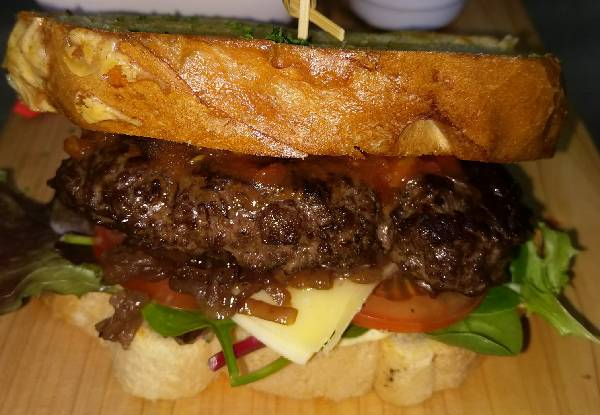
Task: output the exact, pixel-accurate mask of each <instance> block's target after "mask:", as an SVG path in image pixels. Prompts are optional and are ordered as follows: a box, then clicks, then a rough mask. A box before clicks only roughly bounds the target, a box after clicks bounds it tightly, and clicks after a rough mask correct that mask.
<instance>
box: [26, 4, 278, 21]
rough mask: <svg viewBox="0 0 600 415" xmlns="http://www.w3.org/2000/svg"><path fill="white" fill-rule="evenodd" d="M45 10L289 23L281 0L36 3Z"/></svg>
mask: <svg viewBox="0 0 600 415" xmlns="http://www.w3.org/2000/svg"><path fill="white" fill-rule="evenodd" d="M36 1H37V2H38V3H39V4H40V5H41V6H42V7H44V8H47V9H54V10H72V11H77V12H79V11H82V12H90V13H95V12H130V13H162V14H173V13H179V14H181V15H184V16H185V15H203V16H220V17H231V18H238V19H252V20H261V21H275V22H289V21H290V16H289V15H288V14H287V11H286V10H285V7H283V4H282V2H281V0H217V1H215V0H36Z"/></svg>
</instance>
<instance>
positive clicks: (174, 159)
mask: <svg viewBox="0 0 600 415" xmlns="http://www.w3.org/2000/svg"><path fill="white" fill-rule="evenodd" d="M70 147H71V148H70V153H71V154H73V155H74V157H72V158H70V159H67V160H65V161H64V162H63V163H62V165H61V167H60V168H59V170H58V172H57V175H56V177H55V178H54V179H52V180H51V182H50V184H51V186H53V187H54V188H55V189H56V190H57V197H58V198H59V199H60V200H61V201H62V202H63V203H64V204H66V205H67V206H69V207H71V208H74V209H75V210H78V211H79V212H82V213H84V214H86V215H88V216H89V217H90V218H91V219H92V220H94V221H95V222H96V223H98V224H102V225H104V226H107V227H109V228H112V229H116V230H119V231H121V232H123V233H125V234H126V235H127V236H128V238H127V246H131V247H134V248H132V252H134V251H136V250H137V252H138V253H137V254H132V255H133V256H134V257H135V255H138V257H139V258H142V259H140V261H142V262H143V261H145V263H152V262H153V261H154V262H156V261H157V258H158V260H161V259H160V258H163V259H162V261H163V263H166V262H165V261H166V259H164V258H169V261H171V262H170V264H171V265H168V266H167V268H170V269H175V270H176V271H174V272H173V271H169V273H170V275H172V278H173V281H171V286H172V287H175V288H177V289H178V290H180V291H183V292H191V293H193V294H196V296H197V298H199V299H200V298H201V297H202V298H204V302H205V303H206V302H209V303H215V301H213V300H215V299H212V300H207V298H206V296H209V295H213V296H216V297H217V298H216V303H227V300H228V298H226V296H227V295H228V294H227V292H229V293H231V291H232V290H231V288H232V287H233V286H232V284H233V283H234V282H235V281H241V280H244V279H245V280H247V281H249V282H248V284H250V285H251V286H252V289H251V290H248V292H249V293H251V292H254V291H256V289H258V288H260V284H258V288H257V286H256V284H251V283H250V281H258V280H260V281H267V282H264V283H265V284H267V283H269V281H271V282H272V281H273V278H272V277H273V276H274V275H278V276H281V275H282V274H283V275H292V274H294V273H298V272H301V271H310V270H315V269H317V268H318V269H320V270H323V269H327V270H334V271H335V272H337V273H339V274H342V273H344V271H345V270H348V269H352V268H356V267H361V266H363V267H364V266H369V265H372V266H375V265H376V264H381V263H382V262H385V261H388V262H389V261H390V260H391V261H393V262H395V263H396V264H397V265H398V266H399V268H400V270H401V274H402V276H404V277H409V278H411V279H413V280H414V281H416V282H417V283H418V284H419V285H421V286H423V287H425V288H427V289H429V290H431V291H433V292H435V291H441V290H450V291H457V292H461V293H464V294H467V295H476V294H479V293H481V292H483V290H485V288H486V287H487V286H489V285H491V284H495V283H499V282H500V281H501V280H502V278H503V275H504V272H505V267H506V264H507V262H508V260H509V258H510V255H511V251H512V249H513V248H514V247H515V246H517V245H519V244H521V243H522V242H523V241H524V240H525V239H526V237H527V236H528V233H529V232H530V226H529V211H528V210H527V209H526V208H525V207H524V206H523V205H522V204H521V202H520V192H519V189H518V188H517V186H516V185H515V184H514V183H513V182H512V180H511V178H510V177H509V176H508V175H507V173H506V172H505V171H504V170H503V169H502V168H501V167H500V166H497V165H490V164H486V165H484V164H480V163H468V162H462V163H461V164H460V166H461V168H459V170H460V171H458V172H453V173H452V175H449V174H448V173H447V172H444V171H438V172H431V171H428V169H424V168H414V167H411V170H410V172H411V173H410V174H409V177H408V178H407V177H406V175H405V176H403V177H402V180H401V181H398V180H395V179H393V177H392V178H391V179H390V174H392V173H393V172H394V171H397V170H398V167H397V166H396V167H394V168H393V169H390V168H387V170H386V169H384V167H385V166H388V167H389V166H390V165H391V164H393V163H396V164H397V163H404V164H402V166H406V165H407V164H406V163H409V162H408V161H398V159H388V158H382V157H378V158H376V157H370V156H368V157H366V158H365V160H363V161H355V160H350V159H344V158H328V157H314V158H309V159H307V160H295V159H292V160H288V159H275V158H266V157H265V158H261V157H253V156H241V155H237V154H233V153H229V152H225V151H216V150H201V149H196V148H193V147H189V146H186V145H182V144H175V143H170V142H161V141H158V140H148V139H136V138H131V137H125V136H111V135H98V134H93V133H88V137H87V138H83V139H80V140H78V142H76V143H71V144H70ZM434 162H435V159H432V158H429V159H427V158H426V159H422V160H419V159H417V160H416V161H411V163H413V164H414V165H415V166H420V165H428V163H429V164H431V163H434ZM454 163H455V164H457V163H456V162H454ZM413 164H410V166H413ZM457 165H458V164H457ZM381 166H383V167H381ZM394 166H395V164H394ZM383 178H386V180H383ZM382 182H385V185H382V184H381V183H382ZM139 252H144V254H143V255H141V256H140V254H139ZM156 252H161V253H160V254H156ZM115 255H117V254H116V253H115ZM118 255H121V257H122V258H121V259H122V260H123V261H125V262H127V261H129V263H128V264H129V265H127V264H126V265H127V266H130V265H131V264H130V263H131V262H132V261H133V260H131V258H129V259H127V258H128V256H127V255H125V256H123V254H122V253H121V254H118ZM115 258H116V259H114V260H112V262H113V265H115V264H116V265H115V266H118V264H119V261H120V260H119V259H118V257H115ZM123 258H124V259H123ZM202 258H213V259H214V258H216V259H218V260H217V261H214V260H212V262H211V261H209V262H207V261H206V260H205V259H202ZM223 258H225V260H223ZM133 262H135V261H133ZM207 263H219V264H222V263H227V264H229V265H228V266H227V267H225V268H223V266H221V265H219V267H220V268H219V269H228V271H227V272H225V273H224V274H223V272H215V273H212V274H214V275H221V274H223V275H225V276H224V277H223V276H222V278H220V281H221V282H219V281H216V280H215V281H212V279H214V278H217V277H214V278H213V277H210V275H211V272H207V271H206V270H207V269H210V266H208V268H207V265H206V264H207ZM173 264H174V265H173ZM198 264H200V265H198ZM143 265H144V264H141V265H140V264H138V265H136V266H138V267H140V266H141V267H143ZM163 268H164V267H163ZM133 269H135V267H133ZM157 269H159V271H157V272H158V273H160V272H162V271H160V269H161V267H157ZM215 271H216V269H215ZM174 274H175V275H174ZM122 275H129V274H128V273H126V272H125V273H122ZM162 275H163V277H162V278H164V275H166V274H165V273H164V272H163V274H162ZM207 275H208V276H207ZM214 275H213V276H214ZM259 275H260V277H258V276H259ZM319 275H322V272H321V273H319ZM265 276H266V277H265ZM153 278H159V277H156V275H155V276H154V277H153ZM211 278H212V279H211ZM217 279H219V278H217ZM277 280H278V281H279V282H281V278H279V277H278V279H277ZM189 281H197V283H195V284H194V283H190V282H189ZM207 281H208V282H207ZM227 281H229V282H227ZM317 283H318V282H317ZM317 285H318V284H317ZM211 287H212V288H211ZM215 287H217V288H215ZM218 287H222V289H218ZM211 290H212V291H211ZM234 291H237V292H239V290H238V289H236V290H234ZM211 293H212V294H211ZM229 295H230V296H231V294H229Z"/></svg>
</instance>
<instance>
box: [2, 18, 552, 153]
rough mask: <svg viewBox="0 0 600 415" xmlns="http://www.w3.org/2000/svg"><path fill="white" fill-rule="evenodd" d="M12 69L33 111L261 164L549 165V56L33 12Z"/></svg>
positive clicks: (21, 30)
mask: <svg viewBox="0 0 600 415" xmlns="http://www.w3.org/2000/svg"><path fill="white" fill-rule="evenodd" d="M5 67H6V68H7V69H8V71H9V77H10V80H11V84H12V85H13V86H14V87H15V88H16V89H17V91H18V92H19V93H20V95H21V96H22V98H23V99H25V100H26V101H27V103H28V104H29V105H30V106H31V107H32V108H34V109H38V110H44V111H52V110H56V111H59V112H62V113H64V114H65V115H66V116H67V117H69V118H70V119H71V120H73V121H74V122H75V123H77V124H79V125H80V126H81V127H83V128H86V129H90V130H101V131H107V132H114V133H123V134H128V135H139V136H144V137H151V138H160V139H166V140H173V141H178V142H186V143H190V144H194V145H197V146H203V147H212V148H220V149H227V150H232V151H238V152H243V153H250V154H259V155H271V156H283V157H304V156H306V155H307V154H325V155H355V156H356V155H360V152H364V153H371V154H380V155H393V156H418V155H425V154H433V155H454V156H457V157H459V158H461V159H472V160H481V161H490V162H511V161H518V160H528V159H536V158H540V157H547V156H551V155H552V154H553V152H554V148H555V144H556V140H557V137H558V133H559V127H560V123H561V120H562V118H563V117H564V93H563V89H562V86H561V82H560V67H559V64H558V62H557V60H556V59H555V58H553V57H551V56H540V57H514V56H505V55H472V54H462V53H450V52H423V51H381V50H377V51H366V50H344V49H324V48H313V47H304V46H296V45H287V44H279V43H274V42H271V41H268V40H247V39H228V38H222V37H210V36H189V35H171V34H155V33H129V32H107V31H101V30H91V29H85V28H81V27H73V26H69V25H66V24H64V23H60V22H58V21H56V20H54V19H52V18H51V17H43V16H38V15H35V14H32V13H22V14H20V15H19V19H18V22H17V25H16V26H15V29H14V30H13V33H12V35H11V39H10V41H9V47H8V52H7V57H6V60H5Z"/></svg>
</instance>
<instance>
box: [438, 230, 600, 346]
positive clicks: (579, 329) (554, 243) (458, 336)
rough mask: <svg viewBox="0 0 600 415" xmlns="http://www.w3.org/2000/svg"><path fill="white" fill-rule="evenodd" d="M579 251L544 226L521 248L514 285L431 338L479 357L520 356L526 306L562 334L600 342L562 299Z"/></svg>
mask: <svg viewBox="0 0 600 415" xmlns="http://www.w3.org/2000/svg"><path fill="white" fill-rule="evenodd" d="M538 241H539V243H538ZM577 252H578V251H577V250H576V249H575V248H574V247H573V244H572V243H571V240H570V238H569V236H568V235H567V234H566V233H565V232H561V231H556V230H553V229H551V228H549V227H548V226H547V225H546V224H544V223H539V224H538V229H537V232H536V234H535V235H534V237H533V238H532V239H531V240H529V241H528V242H526V243H525V244H524V245H523V246H521V247H520V250H519V252H518V255H517V257H516V258H515V259H514V260H513V261H512V263H511V264H510V275H511V282H510V283H508V284H506V285H504V286H502V287H497V288H493V289H491V290H490V291H489V293H488V295H487V296H486V298H485V299H484V301H483V302H482V303H481V305H480V306H479V307H478V308H477V309H476V310H475V311H474V312H473V313H471V314H470V315H469V316H467V317H466V318H465V319H464V320H462V321H459V322H458V323H455V324H453V325H451V326H450V327H446V328H444V329H441V330H436V331H434V332H431V333H429V335H430V336H431V337H432V338H434V339H436V340H439V341H441V342H444V343H448V344H451V345H454V346H460V347H464V348H466V349H470V350H473V351H475V352H478V353H483V354H499V355H511V354H518V353H519V352H520V351H521V348H522V342H523V328H522V325H521V321H520V318H519V314H518V307H523V308H524V309H525V310H526V311H528V312H529V313H533V314H537V315H539V316H540V317H542V318H543V319H545V320H546V321H547V322H548V323H550V324H551V325H552V326H554V328H556V329H557V330H558V332H559V333H560V334H561V335H567V334H569V335H575V336H580V337H584V338H586V339H588V340H591V341H593V342H596V343H598V342H600V340H599V339H598V337H597V336H595V335H594V334H592V333H591V332H590V331H589V330H587V329H586V328H585V327H584V326H583V325H582V324H581V323H579V322H578V321H577V319H576V318H575V317H573V316H572V315H571V314H570V313H569V311H568V310H567V309H566V308H565V307H564V306H563V305H562V303H561V302H560V300H559V295H560V294H561V292H562V290H563V289H564V288H565V287H566V286H567V284H568V283H569V269H570V266H571V261H572V259H573V257H574V256H575V255H576V254H577Z"/></svg>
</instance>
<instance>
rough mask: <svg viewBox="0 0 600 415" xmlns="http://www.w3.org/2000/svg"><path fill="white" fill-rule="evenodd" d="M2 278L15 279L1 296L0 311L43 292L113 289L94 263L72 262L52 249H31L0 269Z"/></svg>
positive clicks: (60, 292)
mask: <svg viewBox="0 0 600 415" xmlns="http://www.w3.org/2000/svg"><path fill="white" fill-rule="evenodd" d="M0 279H2V280H3V281H18V283H17V284H16V285H14V286H13V287H11V288H12V289H11V290H7V292H6V293H3V294H4V295H3V296H2V297H0V314H3V313H8V312H10V311H13V310H16V309H18V308H20V307H21V306H22V305H23V302H24V301H25V299H27V298H29V297H37V296H39V295H41V294H42V293H43V292H53V293H57V294H74V295H78V296H81V295H83V294H85V293H88V292H91V291H101V292H115V291H116V290H117V289H118V287H117V286H111V285H105V284H103V283H102V270H101V269H100V267H98V266H97V265H94V264H83V265H74V264H72V263H71V262H70V261H67V260H66V259H64V258H62V257H61V256H60V254H58V253H57V252H56V251H54V250H53V249H47V250H40V251H34V252H32V253H31V254H30V255H27V256H25V257H22V258H20V260H19V261H16V262H14V263H13V264H11V265H9V266H7V267H3V268H2V269H1V270H0Z"/></svg>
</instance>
